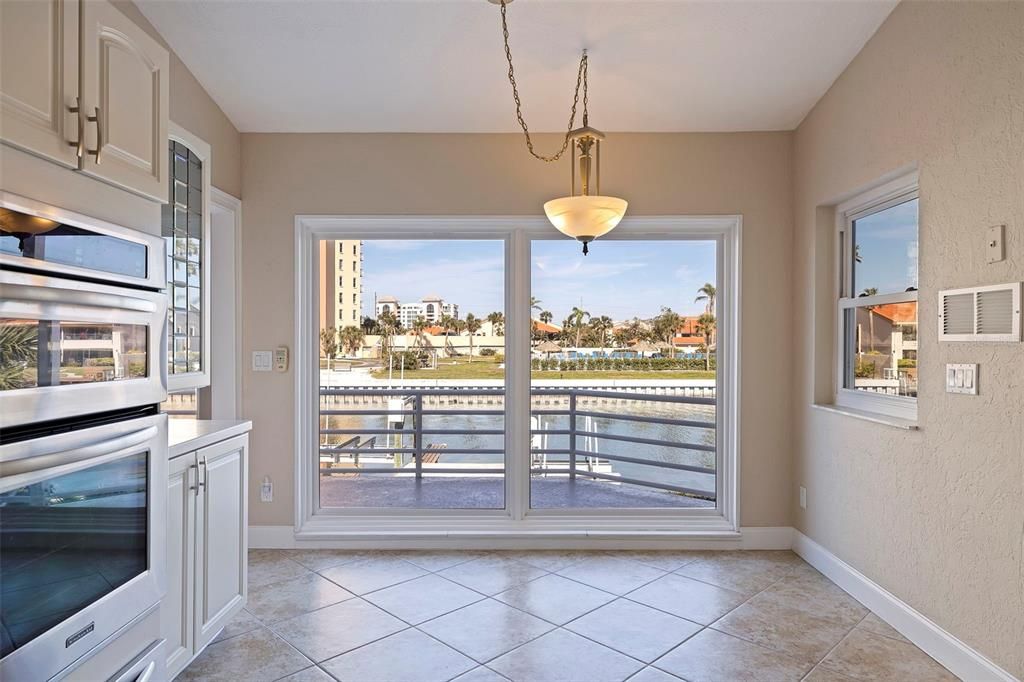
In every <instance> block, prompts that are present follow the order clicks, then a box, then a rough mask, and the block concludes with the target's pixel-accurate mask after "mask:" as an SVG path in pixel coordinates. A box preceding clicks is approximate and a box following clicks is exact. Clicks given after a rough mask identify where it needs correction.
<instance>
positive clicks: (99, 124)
mask: <svg viewBox="0 0 1024 682" xmlns="http://www.w3.org/2000/svg"><path fill="white" fill-rule="evenodd" d="M94 109H95V110H96V115H95V116H87V117H86V119H87V120H88V121H89V122H91V123H95V124H96V149H88V150H86V151H88V152H89V153H90V154H92V155H93V156H95V157H96V165H97V166H98V165H100V154H102V153H103V119H102V118H101V117H100V108H99V107H94Z"/></svg>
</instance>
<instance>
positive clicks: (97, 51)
mask: <svg viewBox="0 0 1024 682" xmlns="http://www.w3.org/2000/svg"><path fill="white" fill-rule="evenodd" d="M81 59H82V61H81V64H82V100H83V102H84V103H85V107H86V110H85V114H86V116H87V122H88V125H87V126H86V155H85V160H84V164H83V171H84V172H86V173H88V174H89V175H93V176H95V177H97V178H100V179H102V180H106V181H107V182H110V183H112V184H115V185H118V186H120V187H124V188H125V189H127V190H131V191H133V192H138V193H139V194H142V195H145V196H147V197H151V198H153V199H156V200H158V201H161V202H166V201H167V168H168V166H167V117H168V93H169V87H168V80H169V71H170V59H169V55H168V53H167V50H165V49H164V48H163V46H162V45H160V44H159V43H158V42H156V41H155V40H154V39H153V38H151V37H150V36H149V34H147V33H146V32H145V31H143V30H142V29H141V28H139V27H138V26H136V25H135V24H134V23H132V22H131V21H130V20H129V19H128V17H126V16H125V15H124V14H122V13H121V12H120V11H119V10H117V9H116V8H115V7H114V6H113V5H110V4H109V3H107V2H105V1H104V0H86V1H85V2H83V3H82V58H81Z"/></svg>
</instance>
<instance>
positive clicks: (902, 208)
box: [851, 198, 918, 296]
mask: <svg viewBox="0 0 1024 682" xmlns="http://www.w3.org/2000/svg"><path fill="white" fill-rule="evenodd" d="M917 206H918V201H917V199H916V198H915V199H911V200H910V201H906V202H903V203H902V204H897V205H895V206H890V207H889V208H886V209H884V210H881V211H878V212H877V213H872V214H870V215H867V216H864V217H862V218H857V219H856V220H855V221H853V287H852V289H851V293H852V294H853V295H854V296H871V295H875V294H891V293H896V292H901V291H913V290H915V289H917Z"/></svg>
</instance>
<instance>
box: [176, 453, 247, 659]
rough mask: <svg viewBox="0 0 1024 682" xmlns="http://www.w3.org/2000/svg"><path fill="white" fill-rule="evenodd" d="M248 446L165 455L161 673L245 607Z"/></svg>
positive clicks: (190, 654) (189, 656)
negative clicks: (163, 658)
mask: <svg viewBox="0 0 1024 682" xmlns="http://www.w3.org/2000/svg"><path fill="white" fill-rule="evenodd" d="M248 449H249V437H248V436H236V437H234V438H230V439H228V440H224V441H221V442H219V443H214V444H213V445H210V446H208V447H205V448H202V449H200V450H196V451H195V452H189V453H186V454H184V455H181V456H180V457H175V458H174V459H172V460H171V461H170V465H169V467H168V469H169V475H168V486H167V490H168V501H167V595H166V596H165V597H164V600H163V601H162V602H161V606H160V614H161V622H162V631H163V636H164V638H165V639H166V640H167V645H166V649H165V650H166V653H167V675H168V677H169V678H170V677H174V675H176V674H178V672H180V671H181V670H182V669H183V668H184V667H185V666H186V665H188V663H189V662H190V661H191V660H192V659H193V658H195V657H196V656H197V655H198V654H199V653H200V652H201V651H202V650H203V648H204V647H205V646H206V645H207V644H209V643H210V642H211V641H212V640H213V638H214V637H216V636H217V633H218V632H220V630H221V629H222V628H223V627H224V626H225V625H227V623H228V621H230V620H231V619H232V618H233V617H234V616H235V614H237V613H238V611H240V610H241V608H242V607H243V606H244V605H245V600H246V566H247V552H248V540H247V528H248V492H247V491H248V488H247V479H248V470H249V462H248Z"/></svg>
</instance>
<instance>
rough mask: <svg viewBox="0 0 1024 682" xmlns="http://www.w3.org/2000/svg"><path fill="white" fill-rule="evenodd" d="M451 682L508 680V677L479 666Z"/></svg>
mask: <svg viewBox="0 0 1024 682" xmlns="http://www.w3.org/2000/svg"><path fill="white" fill-rule="evenodd" d="M452 682H508V678H507V677H504V676H502V675H499V674H498V673H496V672H494V671H493V670H491V669H490V668H487V667H484V666H480V667H478V668H473V669H472V670H470V671H469V672H468V673H464V674H462V675H459V676H458V677H456V678H455V679H454V680H452Z"/></svg>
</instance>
